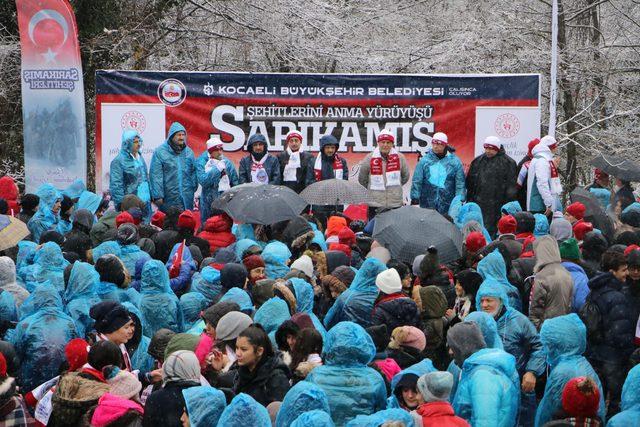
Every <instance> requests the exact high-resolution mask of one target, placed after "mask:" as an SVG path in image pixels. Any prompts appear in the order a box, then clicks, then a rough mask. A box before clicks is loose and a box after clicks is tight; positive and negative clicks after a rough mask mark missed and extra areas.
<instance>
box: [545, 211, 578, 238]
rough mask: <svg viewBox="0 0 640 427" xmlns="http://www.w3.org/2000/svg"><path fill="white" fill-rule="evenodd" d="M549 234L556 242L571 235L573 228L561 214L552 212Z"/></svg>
mask: <svg viewBox="0 0 640 427" xmlns="http://www.w3.org/2000/svg"><path fill="white" fill-rule="evenodd" d="M549 234H551V235H552V236H553V237H554V238H555V239H556V240H557V241H558V244H560V243H562V242H564V241H565V240H567V239H570V238H572V237H573V228H572V226H571V223H570V222H569V221H568V220H567V219H566V218H564V217H563V216H557V217H556V214H554V216H553V220H552V221H551V225H550V226H549Z"/></svg>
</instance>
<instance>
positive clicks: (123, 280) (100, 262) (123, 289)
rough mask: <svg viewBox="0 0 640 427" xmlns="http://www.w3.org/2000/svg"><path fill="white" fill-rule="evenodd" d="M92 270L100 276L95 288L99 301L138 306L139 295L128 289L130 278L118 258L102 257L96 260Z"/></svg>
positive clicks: (108, 255)
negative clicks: (127, 303) (128, 303)
mask: <svg viewBox="0 0 640 427" xmlns="http://www.w3.org/2000/svg"><path fill="white" fill-rule="evenodd" d="M94 268H95V270H96V271H97V272H98V274H99V275H100V283H99V284H98V286H97V287H96V288H95V293H96V295H97V296H98V297H99V298H100V300H102V301H117V302H120V303H124V302H130V303H132V304H133V305H135V306H139V305H140V293H138V291H136V290H135V289H133V288H131V287H129V281H130V279H131V278H130V276H129V273H128V271H127V269H126V267H125V266H124V264H123V263H122V261H120V258H118V257H117V256H115V255H111V254H107V255H103V256H101V257H100V258H98V259H97V260H96V262H95V264H94Z"/></svg>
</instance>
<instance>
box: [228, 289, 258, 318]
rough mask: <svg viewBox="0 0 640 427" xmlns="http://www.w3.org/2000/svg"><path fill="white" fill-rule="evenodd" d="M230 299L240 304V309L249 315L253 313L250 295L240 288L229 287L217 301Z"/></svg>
mask: <svg viewBox="0 0 640 427" xmlns="http://www.w3.org/2000/svg"><path fill="white" fill-rule="evenodd" d="M223 301H230V302H235V303H236V304H238V305H239V306H240V311H242V312H244V313H246V314H248V315H251V314H253V310H254V307H253V302H251V297H250V296H249V294H248V293H247V292H246V291H245V290H244V289H240V288H231V289H229V290H228V291H227V292H226V293H225V294H224V295H223V296H222V298H220V301H219V302H223Z"/></svg>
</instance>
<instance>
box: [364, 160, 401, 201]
mask: <svg viewBox="0 0 640 427" xmlns="http://www.w3.org/2000/svg"><path fill="white" fill-rule="evenodd" d="M372 155H373V153H369V154H367V155H366V157H365V158H364V159H362V160H361V161H360V171H359V172H358V182H359V183H360V184H361V185H362V186H363V187H364V188H367V189H368V188H369V180H370V176H371V156H372ZM398 157H399V158H400V184H401V185H396V186H394V187H386V185H387V175H386V173H387V159H386V158H385V157H382V177H383V180H384V184H385V189H384V190H373V189H369V194H371V197H372V198H373V200H374V201H375V202H376V203H378V204H379V205H380V207H383V208H399V207H400V206H402V205H403V202H404V196H403V190H402V187H403V186H404V185H405V184H406V183H407V182H409V177H410V176H411V171H410V170H409V165H408V164H407V159H406V158H405V157H404V154H402V153H398Z"/></svg>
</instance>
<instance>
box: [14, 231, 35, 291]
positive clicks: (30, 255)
mask: <svg viewBox="0 0 640 427" xmlns="http://www.w3.org/2000/svg"><path fill="white" fill-rule="evenodd" d="M37 247H38V245H37V244H36V243H35V242H31V241H28V240H22V241H20V243H18V255H17V256H16V280H17V281H18V283H19V284H20V285H21V286H22V287H23V288H26V285H25V276H26V274H27V272H29V271H30V270H31V265H33V261H34V258H35V255H36V250H37Z"/></svg>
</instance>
